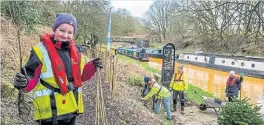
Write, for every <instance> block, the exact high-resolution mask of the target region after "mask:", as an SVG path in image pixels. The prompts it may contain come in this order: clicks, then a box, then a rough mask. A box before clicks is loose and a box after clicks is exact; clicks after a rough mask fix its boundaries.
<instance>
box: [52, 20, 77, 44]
mask: <svg viewBox="0 0 264 125" xmlns="http://www.w3.org/2000/svg"><path fill="white" fill-rule="evenodd" d="M73 34H74V27H73V26H72V25H70V24H67V23H64V24H61V25H59V26H58V27H57V28H56V30H55V33H54V39H55V40H57V41H70V40H72V39H73Z"/></svg>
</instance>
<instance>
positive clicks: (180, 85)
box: [170, 73, 188, 91]
mask: <svg viewBox="0 0 264 125" xmlns="http://www.w3.org/2000/svg"><path fill="white" fill-rule="evenodd" d="M175 75H176V79H177V80H175ZM180 77H181V78H180ZM170 88H172V89H173V90H177V91H185V90H187V89H188V83H187V76H186V75H185V73H183V74H182V75H181V74H180V73H174V74H173V77H172V79H171V83H170Z"/></svg>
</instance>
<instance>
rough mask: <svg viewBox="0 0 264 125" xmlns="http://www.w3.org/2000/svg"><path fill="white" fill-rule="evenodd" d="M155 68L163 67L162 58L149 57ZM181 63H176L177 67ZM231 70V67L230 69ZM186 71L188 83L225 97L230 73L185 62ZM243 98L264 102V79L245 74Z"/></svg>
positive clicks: (222, 97)
mask: <svg viewBox="0 0 264 125" xmlns="http://www.w3.org/2000/svg"><path fill="white" fill-rule="evenodd" d="M147 63H148V64H149V66H151V67H153V68H158V69H161V64H162V59H158V58H149V62H147ZM178 65H179V64H178V63H176V64H175V67H176V66H178ZM230 70H231V69H230ZM184 72H185V73H186V75H187V77H188V83H189V84H192V85H195V86H197V87H199V88H201V89H203V90H204V91H207V92H209V93H211V94H213V95H214V96H216V97H218V98H221V99H225V84H226V80H227V78H228V75H229V73H228V72H223V71H218V70H213V69H207V68H202V67H198V66H193V65H187V64H184ZM241 95H242V98H244V97H249V98H250V102H252V103H254V104H261V105H263V104H264V102H263V101H264V99H263V97H264V79H258V78H252V77H247V76H244V81H243V83H242V93H241ZM263 112H264V111H263Z"/></svg>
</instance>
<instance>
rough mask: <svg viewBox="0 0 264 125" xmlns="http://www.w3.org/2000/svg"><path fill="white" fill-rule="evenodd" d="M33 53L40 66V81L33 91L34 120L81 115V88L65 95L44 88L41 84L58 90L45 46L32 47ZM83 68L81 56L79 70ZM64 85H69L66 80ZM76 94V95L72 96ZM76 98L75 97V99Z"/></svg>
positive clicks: (82, 108)
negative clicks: (73, 114) (72, 114)
mask: <svg viewBox="0 0 264 125" xmlns="http://www.w3.org/2000/svg"><path fill="white" fill-rule="evenodd" d="M33 51H34V52H35V54H36V55H37V57H38V59H39V60H40V62H41V64H42V68H41V73H40V81H39V82H38V83H37V86H36V87H35V89H34V92H35V93H34V101H33V104H34V110H35V111H34V118H35V120H40V119H49V118H52V117H54V116H56V117H58V116H61V115H66V114H71V113H83V110H84V107H83V99H82V90H81V87H79V88H75V89H74V88H73V89H72V90H71V91H69V92H68V93H67V94H65V95H61V94H60V93H58V92H56V91H54V90H51V89H50V88H47V87H46V86H44V84H43V83H46V84H48V85H49V86H51V88H54V89H56V90H57V89H59V87H58V85H57V83H56V81H55V78H54V76H53V71H52V66H51V61H50V58H49V54H48V52H47V50H46V48H45V46H44V45H43V44H42V43H40V44H38V45H36V46H34V47H33ZM83 68H84V58H83V56H81V63H80V69H81V72H82V71H83ZM66 85H70V84H69V82H68V80H67V83H66ZM74 92H76V95H75V94H74ZM75 96H76V97H75Z"/></svg>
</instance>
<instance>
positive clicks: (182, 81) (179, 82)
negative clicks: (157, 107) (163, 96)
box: [170, 65, 188, 114]
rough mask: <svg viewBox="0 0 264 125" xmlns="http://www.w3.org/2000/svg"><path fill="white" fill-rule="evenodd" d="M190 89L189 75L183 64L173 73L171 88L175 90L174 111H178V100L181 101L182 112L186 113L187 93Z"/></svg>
mask: <svg viewBox="0 0 264 125" xmlns="http://www.w3.org/2000/svg"><path fill="white" fill-rule="evenodd" d="M187 89H188V83H187V76H186V74H185V73H184V72H183V65H180V66H178V68H177V72H175V73H174V74H173V77H172V79H171V83H170V90H172V91H173V111H177V100H178V97H179V100H180V102H181V113H182V114H184V102H185V95H186V91H187Z"/></svg>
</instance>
